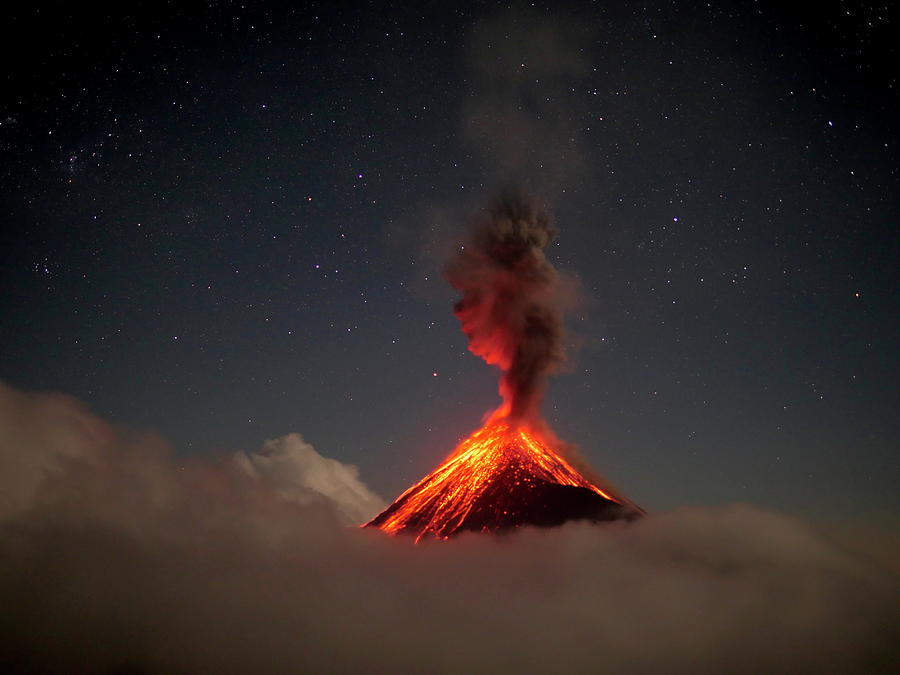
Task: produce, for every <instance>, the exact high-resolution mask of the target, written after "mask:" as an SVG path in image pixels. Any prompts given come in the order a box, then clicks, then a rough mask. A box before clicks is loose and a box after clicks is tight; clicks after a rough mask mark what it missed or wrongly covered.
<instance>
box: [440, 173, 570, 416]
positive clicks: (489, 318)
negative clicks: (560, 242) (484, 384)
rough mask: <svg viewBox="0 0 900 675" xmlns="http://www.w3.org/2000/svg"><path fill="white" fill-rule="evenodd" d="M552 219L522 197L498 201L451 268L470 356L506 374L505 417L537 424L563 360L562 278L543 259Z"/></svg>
mask: <svg viewBox="0 0 900 675" xmlns="http://www.w3.org/2000/svg"><path fill="white" fill-rule="evenodd" d="M555 235H556V230H555V228H554V227H553V225H552V223H551V221H550V217H549V215H548V214H547V212H546V211H545V210H543V209H542V208H541V207H540V206H539V205H538V204H536V203H535V202H534V200H532V199H529V198H528V197H526V196H524V195H523V194H522V193H521V192H518V191H516V190H508V191H506V192H504V193H503V194H501V195H500V196H499V197H497V198H496V199H495V200H494V201H493V203H492V204H491V205H490V206H489V208H488V209H487V210H486V211H485V212H484V213H483V214H481V215H480V216H479V217H478V218H477V219H476V221H475V223H474V227H473V230H472V233H471V236H470V238H469V241H468V242H467V243H466V244H465V245H463V246H461V247H460V249H459V252H458V253H457V254H456V256H455V257H454V258H453V259H452V260H451V261H450V262H449V264H448V265H447V268H446V271H445V275H446V278H447V280H448V281H449V282H450V284H451V285H452V286H453V287H454V288H456V289H457V290H459V291H461V292H462V294H463V295H462V298H461V299H460V300H459V301H458V302H457V303H456V306H455V307H454V313H455V314H456V316H457V318H458V319H459V320H460V322H461V323H462V329H463V332H464V333H465V334H466V336H467V337H468V338H469V350H470V351H471V352H472V353H473V354H476V355H478V356H480V357H481V358H483V359H484V360H485V361H486V362H487V363H490V364H492V365H495V366H498V367H499V368H500V369H501V370H502V371H503V376H502V378H501V381H500V394H501V395H502V396H503V401H504V406H503V408H502V409H501V410H502V412H503V413H505V414H506V415H507V416H509V417H511V418H513V419H534V418H536V416H537V409H538V405H539V404H540V400H541V395H542V393H543V390H544V385H545V383H546V378H547V375H549V374H550V373H553V372H555V371H556V370H557V369H558V368H559V366H560V365H561V364H562V362H563V360H564V359H565V350H564V347H563V321H562V315H563V312H562V303H561V301H560V293H559V275H558V273H557V272H556V270H555V269H554V268H553V265H551V264H550V262H549V261H548V260H547V258H546V256H545V254H544V251H545V250H546V248H547V246H548V245H549V244H550V242H551V241H552V240H553V238H554V236H555Z"/></svg>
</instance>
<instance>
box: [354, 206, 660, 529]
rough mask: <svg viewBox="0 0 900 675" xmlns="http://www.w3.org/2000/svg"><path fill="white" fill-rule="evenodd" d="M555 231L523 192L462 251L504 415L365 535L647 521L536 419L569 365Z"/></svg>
mask: <svg viewBox="0 0 900 675" xmlns="http://www.w3.org/2000/svg"><path fill="white" fill-rule="evenodd" d="M554 234H555V232H554V230H553V228H552V227H551V226H550V222H549V219H548V218H547V216H546V215H545V214H544V212H543V211H541V210H539V209H537V208H536V207H535V206H534V205H533V204H532V203H531V202H529V201H527V200H525V199H523V198H522V197H521V196H520V195H518V194H510V195H506V196H505V197H503V198H501V199H499V200H497V201H496V202H495V203H494V204H493V206H492V208H491V209H489V210H488V211H487V212H486V213H485V214H484V215H483V217H482V219H481V220H480V221H479V222H477V223H476V227H475V229H474V232H473V236H472V239H471V241H470V242H469V243H468V244H467V245H465V246H462V247H460V251H459V253H458V255H457V256H456V258H455V259H454V260H453V261H451V263H450V265H449V266H448V268H447V272H446V275H447V279H448V280H449V281H450V283H451V284H452V285H453V286H454V287H455V288H456V289H458V290H460V291H462V293H463V297H462V299H461V300H460V301H459V302H458V303H457V304H456V307H455V314H456V316H457V317H458V318H459V320H460V322H461V323H462V328H463V331H464V332H465V334H466V336H467V337H468V338H469V350H470V351H471V352H473V353H474V354H477V355H478V356H480V357H482V358H483V359H484V360H485V361H487V362H488V363H490V364H492V365H496V366H498V367H499V368H500V369H501V370H502V371H503V376H502V378H501V381H500V394H501V395H502V397H503V405H502V406H501V407H500V408H499V409H498V410H497V411H495V412H494V413H493V414H492V415H491V416H490V418H489V419H488V421H487V422H486V423H485V424H484V426H482V427H481V428H480V429H478V430H477V431H475V432H474V433H472V434H471V435H470V436H469V437H468V438H467V439H465V440H464V441H463V442H462V443H460V444H459V445H458V446H457V448H456V450H455V451H454V452H453V453H452V454H451V455H450V456H449V457H448V458H447V459H446V460H445V461H444V463H443V464H441V465H440V466H439V467H438V468H437V469H435V470H434V471H433V472H431V473H430V474H428V475H427V476H425V478H423V479H422V480H421V481H419V482H418V483H417V484H416V485H414V486H412V487H411V488H409V489H408V490H407V491H406V492H404V493H403V494H402V495H400V496H399V497H398V498H397V500H396V501H395V502H394V503H393V504H391V505H390V506H389V507H388V508H387V509H385V510H384V511H383V512H382V513H381V514H379V515H378V516H376V517H375V518H374V519H372V520H371V521H370V522H368V523H366V525H365V526H366V527H378V528H380V529H382V530H384V531H385V532H388V533H390V534H400V533H406V534H412V535H414V536H415V537H416V540H417V541H418V540H420V539H422V538H423V537H436V538H442V539H446V538H448V537H450V536H452V535H454V534H456V533H458V532H462V531H465V530H474V531H479V532H491V531H497V530H504V529H509V528H513V527H519V526H521V525H539V526H552V525H559V524H561V523H563V522H565V521H567V520H573V519H589V520H593V521H601V520H615V519H619V518H629V519H630V518H634V517H637V516H639V515H640V514H641V513H642V511H641V510H640V509H639V508H638V507H636V506H635V505H634V504H632V503H631V502H629V501H628V500H626V499H624V498H622V497H620V496H617V495H614V494H613V493H612V491H611V490H610V489H609V488H606V489H601V488H600V487H599V486H598V485H596V483H595V482H593V481H591V480H588V479H587V478H586V477H585V476H584V475H583V474H582V473H581V472H579V471H578V470H576V469H575V468H574V467H573V466H572V464H571V463H570V462H569V461H567V460H566V459H565V458H564V456H563V455H562V454H561V453H560V451H559V443H558V441H556V440H555V438H554V436H553V434H552V432H550V431H549V429H547V427H546V424H545V423H544V422H543V421H542V420H541V419H540V416H539V414H538V408H539V404H540V400H541V397H542V394H543V390H544V386H545V384H546V379H547V376H548V375H549V374H551V373H553V372H555V371H556V369H557V368H558V367H559V365H560V364H561V363H562V361H563V359H564V358H565V352H564V350H563V331H562V306H563V304H564V302H563V298H562V294H561V292H560V285H559V276H558V274H557V272H556V270H555V269H554V268H553V266H552V265H551V264H550V263H549V262H548V261H547V259H546V257H545V256H544V249H545V248H546V247H547V245H548V244H549V243H550V241H552V239H553V236H554Z"/></svg>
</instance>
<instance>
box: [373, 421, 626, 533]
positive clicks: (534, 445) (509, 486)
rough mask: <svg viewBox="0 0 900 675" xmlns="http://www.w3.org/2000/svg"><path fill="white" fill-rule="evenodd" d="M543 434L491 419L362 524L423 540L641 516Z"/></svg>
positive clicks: (521, 425) (522, 425)
mask: <svg viewBox="0 0 900 675" xmlns="http://www.w3.org/2000/svg"><path fill="white" fill-rule="evenodd" d="M543 436H545V434H543V433H542V432H540V431H539V430H537V429H534V428H529V427H528V426H527V425H524V424H513V423H511V421H510V420H509V419H504V418H501V419H492V420H490V421H488V422H487V423H486V424H485V425H484V426H483V427H482V428H481V429H479V430H478V431H476V432H474V433H473V434H472V435H471V436H469V437H468V438H467V439H466V440H464V441H463V442H462V443H460V444H459V446H457V448H456V450H455V451H454V452H453V453H452V454H451V455H450V456H449V457H448V458H447V459H446V460H445V461H444V463H443V464H441V465H440V466H439V467H438V468H437V469H435V470H434V471H432V472H431V473H430V474H428V475H427V476H425V478H423V479H422V480H420V481H419V482H418V483H416V484H415V485H414V486H412V487H411V488H409V489H408V490H407V491H406V492H404V493H403V494H402V495H400V496H399V497H398V498H397V500H396V501H395V502H394V503H393V504H391V505H390V506H389V507H388V508H387V509H385V510H384V511H383V512H382V513H380V514H379V515H378V516H376V517H375V518H373V519H372V520H371V521H369V522H368V523H366V525H365V526H366V527H377V528H379V529H381V530H384V531H385V532H387V533H389V534H410V535H413V536H414V537H415V538H416V541H419V540H421V539H423V538H438V539H448V538H449V537H451V536H453V535H456V534H459V533H461V532H465V531H475V532H501V531H504V530H510V529H512V528H517V527H521V526H525V525H533V526H539V527H552V526H555V525H561V524H562V523H564V522H566V521H569V520H590V521H593V522H600V521H608V520H618V519H629V520H630V519H633V518H636V517H638V516H639V515H641V513H642V511H641V510H640V509H639V508H638V507H636V506H634V505H633V504H631V503H630V502H628V501H627V500H625V499H623V498H621V497H618V496H615V495H613V494H612V493H611V492H610V491H609V490H604V489H601V488H600V487H598V486H597V485H596V484H594V483H593V482H591V481H590V480H588V479H587V478H586V477H585V476H584V475H582V474H581V473H580V472H579V471H577V470H576V469H575V468H574V467H573V466H572V465H571V464H570V463H569V462H568V461H566V460H565V459H564V458H563V457H562V455H561V454H559V453H558V452H557V451H555V450H553V449H552V448H551V446H550V444H549V443H548V441H547V440H545V438H543Z"/></svg>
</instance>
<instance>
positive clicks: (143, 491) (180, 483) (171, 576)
mask: <svg viewBox="0 0 900 675" xmlns="http://www.w3.org/2000/svg"><path fill="white" fill-rule="evenodd" d="M298 443H300V441H299V440H298V437H296V436H294V437H288V439H287V440H283V441H282V442H279V443H275V444H274V445H271V444H270V445H269V446H268V447H267V448H266V449H265V451H264V452H263V453H262V454H261V456H262V457H265V458H268V460H271V461H258V460H259V458H258V457H254V456H253V455H255V454H257V453H251V455H248V456H247V457H245V458H244V459H241V460H239V461H234V459H233V458H227V457H226V458H222V460H221V461H217V462H213V461H201V460H197V459H195V460H193V461H184V460H180V459H178V458H177V456H175V455H173V454H172V452H171V450H170V448H169V447H168V444H167V443H166V442H165V441H164V440H163V439H161V438H159V437H158V436H153V435H150V436H147V435H136V434H130V433H123V432H121V431H119V430H116V429H114V428H113V427H112V426H111V425H109V424H108V423H106V422H105V421H103V420H101V419H99V418H97V417H96V416H94V415H92V414H91V413H90V412H89V411H87V410H86V409H85V407H84V406H83V405H81V404H80V403H78V402H77V401H75V400H73V399H71V398H69V397H64V396H59V395H46V394H38V395H34V394H24V393H22V392H18V391H15V390H13V389H10V388H8V387H5V386H3V385H2V384H0V496H2V497H3V503H2V509H0V664H2V669H3V671H4V672H16V673H27V672H55V673H63V672H64V673H126V672H127V673H196V672H206V673H225V674H227V673H250V672H252V673H276V672H320V673H321V672H348V673H349V672H353V673H362V672H365V673H406V672H429V673H472V672H491V673H505V672H509V673H513V672H514V673H525V674H527V673H546V672H566V673H575V672H592V673H603V672H609V673H623V674H626V675H628V674H632V673H633V674H638V673H692V674H696V673H724V672H728V673H760V672H766V673H788V672H790V673H822V672H828V673H879V672H891V669H892V667H893V666H894V665H895V664H896V657H897V645H898V644H900V635H898V628H897V619H896V607H897V605H898V600H900V595H898V590H897V589H898V586H897V578H896V577H895V576H892V575H891V574H889V573H887V572H884V571H881V570H879V569H877V568H875V567H874V566H872V565H870V564H868V563H866V562H864V561H862V560H859V559H857V558H855V557H853V556H851V555H848V554H846V553H844V552H842V551H840V550H838V549H837V548H836V547H835V546H833V545H832V544H830V543H828V542H827V541H825V540H823V539H822V538H821V537H820V536H818V535H817V534H815V533H814V532H813V531H812V530H810V528H809V527H807V526H806V525H805V524H804V523H802V522H800V521H798V520H796V519H794V518H790V517H786V516H783V515H779V514H775V513H769V512H765V511H761V510H758V509H754V508H751V507H746V506H735V507H729V508H725V509H690V510H682V511H678V512H674V513H669V514H662V515H651V516H647V517H645V518H643V519H641V520H640V521H638V522H636V523H633V524H631V525H627V526H625V525H619V524H609V525H607V526H605V527H598V526H594V525H590V524H587V523H570V524H568V525H565V526H563V527H560V528H555V529H551V530H532V529H530V528H523V529H522V530H519V531H517V532H515V533H513V534H510V535H508V536H505V537H490V536H484V535H478V534H472V535H463V536H461V537H459V538H457V539H454V540H453V541H451V542H435V543H434V544H427V545H420V546H414V545H412V544H411V542H410V541H409V540H408V539H407V538H404V537H387V536H384V535H383V534H382V533H381V532H377V531H372V530H362V529H359V528H357V527H349V528H348V527H346V526H343V525H342V522H344V520H345V514H346V513H347V511H348V509H349V510H354V509H358V508H360V506H361V504H362V503H363V502H364V501H365V500H362V501H361V500H360V495H363V496H365V495H367V494H371V493H368V491H367V490H366V489H365V486H363V485H362V484H361V483H359V482H358V480H357V479H356V478H355V473H354V471H352V470H348V471H342V470H340V468H339V467H338V466H336V465H337V463H336V462H335V463H334V464H330V463H331V462H333V460H325V458H322V457H321V455H319V454H318V453H315V454H313V452H314V451H312V449H311V448H309V447H300V446H299V445H298ZM317 458H318V459H317ZM319 460H324V464H325V465H324V466H323V465H322V462H320V461H319ZM247 462H249V463H250V464H251V465H254V466H255V469H254V470H253V471H248V470H247V467H246V463H247ZM276 467H277V469H276ZM277 475H286V476H289V479H284V480H280V481H279V480H276V478H277ZM329 480H333V481H334V482H335V483H336V484H335V485H332V486H328V481H329ZM370 506H371V507H373V510H372V512H370V513H369V514H368V515H372V514H373V513H374V510H375V508H374V507H375V504H374V503H373V504H371V505H370Z"/></svg>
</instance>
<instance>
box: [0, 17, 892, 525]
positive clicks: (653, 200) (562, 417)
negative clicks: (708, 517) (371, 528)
mask: <svg viewBox="0 0 900 675" xmlns="http://www.w3.org/2000/svg"><path fill="white" fill-rule="evenodd" d="M789 4H791V3H776V2H734V3H711V6H707V5H706V4H705V3H680V2H656V1H649V2H645V3H630V2H609V3H549V4H541V3H532V4H522V5H515V4H514V5H508V4H500V3H483V2H458V3H430V2H423V3H368V4H362V3H360V4H351V3H322V4H313V3H292V5H291V6H288V7H281V6H279V5H277V4H275V3H266V4H261V3H251V2H248V3H244V4H240V3H232V2H216V3H209V4H208V5H199V4H190V3H189V4H184V3H136V6H129V7H125V6H121V7H118V8H116V9H115V10H114V11H112V10H105V11H103V12H101V11H100V10H99V9H97V10H84V9H83V8H79V9H78V10H77V11H75V10H73V9H64V10H63V9H57V8H51V7H50V6H49V5H47V6H43V7H42V6H41V4H40V3H38V4H32V5H22V4H20V5H18V6H17V7H16V8H15V9H14V10H12V13H10V14H8V16H7V19H6V20H4V22H3V23H4V26H3V28H2V29H0V31H2V34H3V35H2V37H3V39H2V40H0V43H2V45H3V46H2V50H3V60H4V64H6V65H5V67H4V70H3V74H2V78H3V91H4V94H3V96H2V98H0V216H2V231H0V289H2V292H0V379H2V380H3V381H5V382H7V383H8V384H10V385H12V386H14V387H17V388H20V389H25V390H41V391H60V392H64V393H67V394H70V395H72V396H75V397H77V398H78V399H81V400H83V401H84V402H86V404H87V405H88V406H90V408H91V409H92V410H93V411H94V412H96V413H97V414H99V415H100V416H102V417H105V418H107V419H109V420H112V421H113V422H114V423H116V424H118V425H121V426H123V427H126V428H131V429H140V430H153V431H156V432H158V433H160V434H161V435H163V436H165V437H166V438H168V439H170V441H171V443H172V445H173V448H174V452H175V453H176V455H177V456H179V457H189V456H192V455H198V454H203V455H209V454H211V453H221V452H227V451H233V450H237V449H248V450H252V449H256V448H258V447H259V446H260V445H261V444H262V443H263V441H265V440H266V439H269V438H274V437H276V436H281V435H284V434H286V433H289V432H292V431H296V432H299V433H301V434H303V436H304V437H305V438H306V439H307V440H308V441H309V442H310V443H312V444H313V445H314V446H315V448H316V449H317V450H318V451H319V452H321V453H322V454H324V455H326V456H329V457H334V458H336V459H338V460H340V461H342V462H345V463H352V464H356V465H357V466H358V467H359V469H360V475H361V476H362V478H363V480H364V481H365V482H366V483H367V484H368V485H369V486H370V487H371V488H372V489H373V490H375V491H376V492H378V493H380V494H381V495H383V496H384V497H386V498H387V499H391V498H393V497H394V496H395V495H396V494H398V493H399V492H400V491H401V490H403V489H405V488H406V487H407V486H408V485H409V484H410V483H412V482H413V481H415V480H417V479H418V478H419V477H421V476H422V475H424V473H426V472H427V471H429V470H430V469H431V468H433V467H434V466H435V465H436V464H437V463H438V462H439V461H440V460H441V459H442V458H443V457H444V456H445V455H446V454H447V453H448V452H449V451H450V450H451V449H452V447H453V446H454V445H455V443H456V442H457V441H458V440H460V439H461V438H462V437H464V436H465V435H467V434H468V433H469V432H470V431H471V430H472V429H474V428H475V427H477V426H478V425H479V423H480V420H481V417H482V415H483V414H484V413H486V412H487V411H489V410H491V409H492V408H493V407H494V406H496V405H497V404H498V402H499V398H498V396H497V393H496V383H497V373H496V371H494V370H492V369H491V368H490V367H488V366H486V365H485V364H484V363H483V362H482V361H481V360H480V359H478V358H476V357H474V356H472V355H471V354H470V353H469V352H468V351H467V350H466V339H465V336H464V335H463V334H462V333H461V332H460V330H459V327H458V323H457V321H456V319H455V318H454V316H453V314H452V303H453V301H454V293H453V291H452V289H451V288H450V287H449V285H448V284H447V283H446V281H445V280H444V279H443V277H442V268H443V265H444V262H445V260H446V259H447V256H448V255H449V254H450V253H451V252H452V251H453V250H454V247H455V246H456V245H458V242H459V240H460V238H461V237H462V236H463V233H464V232H465V227H466V223H467V222H468V221H469V219H470V217H471V216H472V214H473V213H475V212H476V211H477V210H478V209H479V208H482V207H483V206H484V205H485V204H486V202H487V201H488V200H489V199H490V197H491V196H492V195H493V194H495V193H496V191H497V190H498V189H499V188H501V187H503V186H505V185H509V184H516V185H519V186H522V187H523V188H524V189H525V190H527V191H528V192H530V193H532V194H534V195H536V196H537V197H538V198H540V199H542V200H544V201H545V202H546V203H547V204H549V206H550V209H551V211H552V213H553V215H554V217H555V220H556V223H557V226H558V228H559V236H558V238H557V240H556V241H555V242H554V244H553V245H552V246H551V249H550V251H549V253H548V256H549V258H550V260H551V261H552V262H553V264H554V265H555V266H556V267H557V268H558V269H559V270H561V271H562V272H564V273H566V274H567V275H568V277H569V278H570V279H571V286H572V291H571V294H572V303H571V305H572V307H571V310H570V312H569V315H568V317H567V330H568V336H569V337H568V342H569V363H568V365H567V368H566V369H565V372H564V373H562V374H560V375H559V376H557V377H556V378H554V380H553V381H552V383H551V385H550V388H549V391H548V393H547V398H546V400H545V403H544V412H545V415H546V417H547V419H548V421H549V422H550V424H551V425H552V426H553V428H554V429H555V430H556V432H557V433H558V434H559V435H560V436H561V437H562V438H564V439H565V440H567V441H569V442H571V443H574V444H576V445H577V446H578V447H579V448H580V450H581V452H582V454H583V455H584V456H585V457H586V459H587V460H588V462H589V463H590V464H591V465H592V466H594V467H595V468H596V469H597V470H598V471H600V472H601V473H602V474H604V475H606V476H607V477H608V478H609V479H610V481H611V482H612V483H613V484H614V485H616V486H617V487H618V488H619V489H620V490H621V491H622V492H624V493H625V494H627V495H628V496H630V497H631V498H632V499H634V500H635V501H636V502H637V503H639V504H641V505H642V506H644V507H645V508H647V509H648V510H667V509H672V508H675V507H678V506H682V505H722V504H730V503H733V502H749V503H753V504H756V505H759V506H762V507H766V508H773V509H778V510H782V511H787V512H790V513H797V514H801V515H804V516H808V517H814V518H824V519H828V518H843V517H851V518H881V517H885V516H896V514H897V513H898V510H900V500H898V494H900V493H898V491H897V489H896V486H897V484H898V478H900V475H898V452H897V450H898V437H900V434H898V431H900V429H898V426H900V423H898V417H897V410H898V409H900V396H898V387H897V373H898V350H897V345H898V337H900V335H898V333H900V320H898V316H900V312H898V303H897V298H898V284H897V281H898V274H897V269H898V213H900V210H898V199H897V198H898V194H900V191H898V187H900V186H898V175H897V167H898V140H900V139H898V124H897V119H898V118H900V106H898V82H897V71H896V69H895V68H892V67H889V66H888V64H890V63H892V62H896V60H897V49H896V46H895V45H896V40H895V38H894V36H895V35H896V32H897V21H896V15H895V13H894V11H893V10H892V9H891V8H890V7H889V6H888V5H890V4H891V3H874V4H871V3H860V2H823V3H818V4H817V6H816V9H815V12H814V13H808V12H806V11H803V12H800V11H794V10H791V9H790V8H789V7H786V6H785V5H789ZM110 12H111V13H110ZM13 37H16V38H19V41H18V42H14V41H13ZM22 38H24V41H22Z"/></svg>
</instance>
